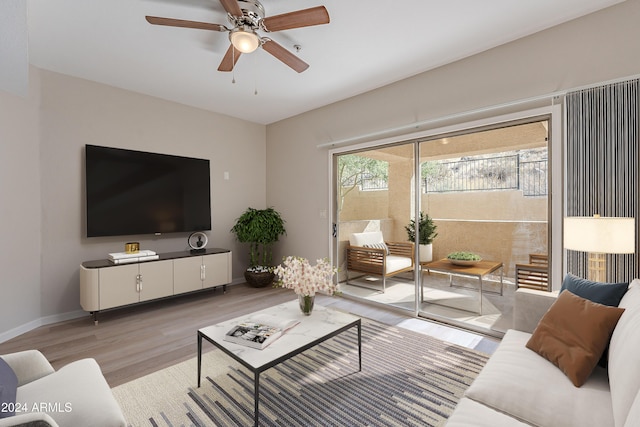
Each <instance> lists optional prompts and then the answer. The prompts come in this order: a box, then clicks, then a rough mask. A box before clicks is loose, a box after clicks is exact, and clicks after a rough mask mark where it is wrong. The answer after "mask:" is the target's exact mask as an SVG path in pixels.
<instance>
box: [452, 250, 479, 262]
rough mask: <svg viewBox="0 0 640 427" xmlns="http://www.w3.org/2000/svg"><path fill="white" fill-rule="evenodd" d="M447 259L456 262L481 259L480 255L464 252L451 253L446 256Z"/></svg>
mask: <svg viewBox="0 0 640 427" xmlns="http://www.w3.org/2000/svg"><path fill="white" fill-rule="evenodd" d="M447 258H448V259H453V260H456V261H480V260H481V259H482V258H481V257H480V255H477V254H474V253H473V252H466V251H458V252H451V253H450V254H449V255H447Z"/></svg>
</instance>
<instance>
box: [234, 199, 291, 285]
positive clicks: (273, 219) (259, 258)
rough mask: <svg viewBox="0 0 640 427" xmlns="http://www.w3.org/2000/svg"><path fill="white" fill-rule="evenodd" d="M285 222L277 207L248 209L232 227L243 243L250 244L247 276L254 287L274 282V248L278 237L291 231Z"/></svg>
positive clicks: (245, 275) (237, 237) (245, 274)
mask: <svg viewBox="0 0 640 427" xmlns="http://www.w3.org/2000/svg"><path fill="white" fill-rule="evenodd" d="M284 222H285V221H284V220H283V219H282V217H281V216H280V214H279V213H278V212H277V211H276V210H275V209H273V208H267V209H254V208H247V210H246V211H244V213H243V214H242V215H240V217H239V218H238V219H237V220H236V224H235V225H234V226H233V228H232V229H231V232H232V233H234V234H235V235H236V239H237V240H238V241H239V242H242V243H249V263H250V266H249V268H248V269H247V271H245V273H244V277H245V279H246V280H247V283H248V284H249V285H250V286H254V287H263V286H268V285H270V284H271V283H272V282H273V279H274V277H275V275H274V274H273V267H272V266H271V260H272V258H273V251H272V249H273V244H274V243H275V242H277V241H278V238H279V237H280V236H281V235H283V234H287V233H286V231H285V228H284Z"/></svg>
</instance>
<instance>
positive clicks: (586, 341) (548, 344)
mask: <svg viewBox="0 0 640 427" xmlns="http://www.w3.org/2000/svg"><path fill="white" fill-rule="evenodd" d="M623 312H624V309H623V308H618V307H609V306H606V305H602V304H597V303H594V302H591V301H589V300H587V299H584V298H580V297H579V296H577V295H574V294H572V293H571V292H569V291H566V290H565V291H563V292H562V293H560V296H559V297H558V299H557V300H556V302H554V303H553V305H552V306H551V308H549V311H547V313H546V314H545V315H544V316H543V317H542V319H541V320H540V323H538V326H537V327H536V329H535V331H533V335H532V336H531V338H530V339H529V342H527V348H529V349H531V350H533V351H535V352H536V353H538V354H539V355H540V356H542V357H544V358H545V359H547V360H548V361H550V362H551V363H553V364H554V365H556V366H557V367H558V368H560V370H561V371H562V372H564V374H565V375H566V376H567V377H568V378H569V379H570V380H571V382H572V383H573V385H574V386H576V387H580V386H581V385H582V384H584V383H585V382H586V381H587V378H589V375H591V372H592V371H593V368H595V367H596V364H597V363H598V359H600V356H602V353H603V352H604V349H605V348H606V346H607V343H608V342H609V340H610V339H611V334H612V333H613V329H614V328H615V327H616V324H617V323H618V320H619V319H620V316H622V313H623Z"/></svg>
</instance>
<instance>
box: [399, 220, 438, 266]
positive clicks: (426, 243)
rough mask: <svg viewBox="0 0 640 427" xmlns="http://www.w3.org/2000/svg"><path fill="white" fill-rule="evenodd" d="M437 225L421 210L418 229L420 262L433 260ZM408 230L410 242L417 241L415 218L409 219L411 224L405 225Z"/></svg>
mask: <svg viewBox="0 0 640 427" xmlns="http://www.w3.org/2000/svg"><path fill="white" fill-rule="evenodd" d="M436 228H438V226H437V225H435V224H434V223H433V219H432V218H431V217H430V216H429V214H426V213H424V212H420V219H419V222H418V229H419V233H420V236H418V244H419V245H420V262H430V261H432V260H433V239H435V238H436V236H437V235H438V233H436ZM404 229H405V230H407V237H408V239H409V241H410V242H413V243H416V222H415V220H414V219H412V220H411V221H409V225H406V226H405V227H404Z"/></svg>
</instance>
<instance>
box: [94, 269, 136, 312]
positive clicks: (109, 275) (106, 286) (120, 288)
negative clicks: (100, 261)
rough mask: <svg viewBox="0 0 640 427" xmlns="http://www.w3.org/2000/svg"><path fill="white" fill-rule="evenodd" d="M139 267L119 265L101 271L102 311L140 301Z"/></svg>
mask: <svg viewBox="0 0 640 427" xmlns="http://www.w3.org/2000/svg"><path fill="white" fill-rule="evenodd" d="M137 277H138V265H137V264H132V265H119V266H114V267H107V268H101V269H100V310H105V309H107V308H112V307H118V306H121V305H127V304H133V303H136V302H139V301H140V293H139V292H138V284H137Z"/></svg>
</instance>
